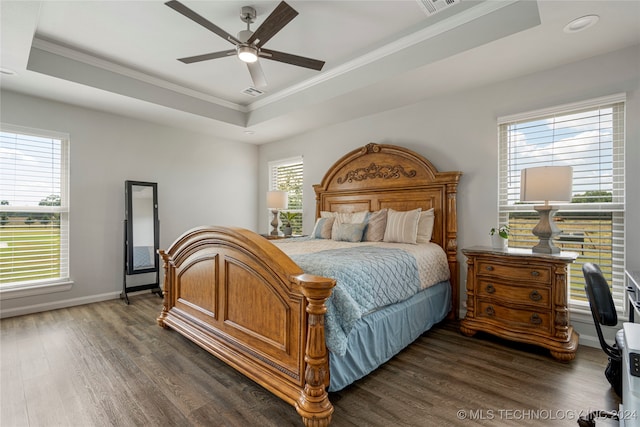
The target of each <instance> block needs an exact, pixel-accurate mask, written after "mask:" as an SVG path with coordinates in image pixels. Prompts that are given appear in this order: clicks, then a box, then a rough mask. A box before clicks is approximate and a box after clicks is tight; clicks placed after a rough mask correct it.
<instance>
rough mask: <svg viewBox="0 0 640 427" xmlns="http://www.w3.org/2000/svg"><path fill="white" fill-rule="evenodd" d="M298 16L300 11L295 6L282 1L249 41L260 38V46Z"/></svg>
mask: <svg viewBox="0 0 640 427" xmlns="http://www.w3.org/2000/svg"><path fill="white" fill-rule="evenodd" d="M296 16H298V12H296V10H295V9H294V8H292V7H291V6H289V5H288V4H287V3H286V2H284V1H283V2H280V4H279V5H278V6H277V7H276V8H275V9H274V10H273V12H271V14H270V15H269V16H268V17H267V19H265V20H264V22H263V23H262V25H260V26H259V27H258V29H257V30H256V31H255V32H254V33H253V34H252V35H251V37H249V40H247V43H248V44H251V43H253V42H254V41H256V40H258V46H262V45H264V44H265V43H266V42H268V41H269V40H270V39H271V37H273V36H275V35H276V33H277V32H278V31H280V30H281V29H282V28H284V26H285V25H287V24H288V23H289V22H291V20H292V19H293V18H295V17H296Z"/></svg>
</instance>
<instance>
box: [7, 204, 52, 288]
mask: <svg viewBox="0 0 640 427" xmlns="http://www.w3.org/2000/svg"><path fill="white" fill-rule="evenodd" d="M57 277H60V224H59V222H58V221H57V220H55V218H49V219H40V220H36V219H34V218H33V217H32V216H30V215H20V214H15V213H14V214H13V215H12V216H11V217H8V216H7V215H6V214H2V220H0V285H1V284H6V283H14V282H23V281H31V280H41V279H51V278H57Z"/></svg>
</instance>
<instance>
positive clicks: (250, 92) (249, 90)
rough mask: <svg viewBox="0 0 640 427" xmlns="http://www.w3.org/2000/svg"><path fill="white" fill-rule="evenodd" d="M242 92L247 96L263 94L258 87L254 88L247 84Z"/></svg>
mask: <svg viewBox="0 0 640 427" xmlns="http://www.w3.org/2000/svg"><path fill="white" fill-rule="evenodd" d="M242 93H244V94H245V95H249V96H260V95H264V92H263V91H261V90H260V89H256V88H255V87H252V86H249V87H248V88H246V89H245V90H243V91H242Z"/></svg>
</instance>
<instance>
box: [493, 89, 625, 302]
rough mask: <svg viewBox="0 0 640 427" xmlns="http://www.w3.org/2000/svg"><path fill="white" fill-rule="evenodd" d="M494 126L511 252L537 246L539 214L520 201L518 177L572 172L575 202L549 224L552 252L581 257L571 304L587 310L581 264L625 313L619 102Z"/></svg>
mask: <svg viewBox="0 0 640 427" xmlns="http://www.w3.org/2000/svg"><path fill="white" fill-rule="evenodd" d="M498 125H499V138H500V155H499V157H500V159H499V168H500V169H499V177H500V178H499V179H500V183H499V207H498V208H499V214H500V218H499V220H500V223H501V224H508V225H509V226H510V229H511V236H510V237H509V246H511V247H532V246H534V245H535V243H536V241H537V238H536V237H535V236H533V234H532V233H531V230H532V229H533V227H534V226H535V224H536V223H537V221H538V216H537V213H536V212H535V211H534V210H533V205H532V204H526V203H521V202H520V171H521V170H522V169H525V168H529V167H535V166H549V165H562V166H565V165H568V166H572V167H573V191H572V193H573V198H572V200H571V202H570V203H566V204H559V205H558V206H559V212H558V213H557V214H556V216H555V218H554V219H555V221H556V223H557V225H558V228H560V230H562V233H561V234H560V236H558V238H557V240H556V241H555V243H556V245H557V246H559V247H561V248H562V249H563V250H568V251H573V252H578V254H579V257H578V259H577V261H576V263H574V264H572V265H571V271H570V283H569V297H570V305H571V307H572V308H574V309H587V307H588V301H587V299H586V295H585V292H584V278H583V275H582V264H584V263H585V262H594V263H596V264H598V265H599V266H600V267H601V268H602V270H603V272H604V273H605V276H606V277H607V280H608V282H609V285H610V286H611V288H612V294H613V298H614V302H615V304H616V306H617V307H618V309H619V310H620V312H621V313H622V312H624V310H625V304H624V226H625V215H624V206H625V202H624V194H625V182H624V141H625V135H624V129H625V96H624V95H614V96H611V97H606V98H599V99H595V100H591V101H587V102H583V103H577V104H571V105H564V106H560V107H555V108H552V109H548V110H540V111H535V112H531V113H525V114H522V115H518V116H511V117H504V118H500V119H499V120H498ZM554 205H555V204H554Z"/></svg>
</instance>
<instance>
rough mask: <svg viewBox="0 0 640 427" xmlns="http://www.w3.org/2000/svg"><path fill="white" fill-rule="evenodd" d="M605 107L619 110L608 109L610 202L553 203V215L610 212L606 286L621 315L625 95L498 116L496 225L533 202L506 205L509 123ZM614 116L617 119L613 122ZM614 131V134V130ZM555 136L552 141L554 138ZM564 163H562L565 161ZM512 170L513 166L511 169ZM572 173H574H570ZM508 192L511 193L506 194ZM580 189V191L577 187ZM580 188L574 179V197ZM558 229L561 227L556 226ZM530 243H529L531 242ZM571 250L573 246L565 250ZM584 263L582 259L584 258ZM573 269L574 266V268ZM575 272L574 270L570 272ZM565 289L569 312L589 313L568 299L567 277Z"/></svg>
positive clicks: (530, 209) (625, 308) (583, 305)
mask: <svg viewBox="0 0 640 427" xmlns="http://www.w3.org/2000/svg"><path fill="white" fill-rule="evenodd" d="M607 106H612V107H616V106H621V107H620V110H621V111H616V110H615V108H614V110H613V111H612V126H613V127H614V129H612V135H613V136H612V153H613V154H612V155H613V158H612V167H611V170H612V177H611V180H612V190H611V193H612V195H611V197H612V201H611V202H595V203H594V202H590V203H566V204H557V203H554V206H558V207H559V212H558V214H557V216H561V215H562V214H565V215H571V214H574V215H575V214H578V215H579V214H581V213H582V214H584V213H600V212H608V213H611V276H610V279H609V285H610V286H611V288H612V295H613V299H614V303H615V305H616V309H617V310H618V312H619V313H620V314H621V315H627V314H628V313H627V311H628V304H626V303H625V278H624V269H625V253H624V248H625V246H626V237H625V232H624V230H625V227H626V214H625V191H626V190H625V145H626V128H625V124H626V94H624V93H618V94H614V95H611V96H605V97H600V98H594V99H589V100H585V101H582V102H576V103H571V104H563V105H558V106H554V107H550V108H545V109H540V110H535V111H530V112H525V113H521V114H515V115H510V116H504V117H499V118H498V120H497V124H498V148H499V153H498V181H499V185H498V218H499V223H500V224H508V223H509V218H510V214H513V213H527V212H532V213H534V210H533V204H531V203H529V204H525V203H522V204H509V203H510V202H513V197H511V198H509V195H510V194H511V196H513V192H514V188H515V187H517V188H516V189H517V191H518V193H519V181H518V183H517V186H515V185H514V183H513V182H511V183H510V182H509V177H510V172H513V171H510V163H509V156H510V153H512V152H513V150H511V151H510V147H509V143H510V142H509V136H508V133H509V130H508V127H509V125H510V124H514V123H523V122H534V121H539V120H544V119H548V118H550V117H552V116H556V115H568V114H574V113H579V112H584V111H588V110H597V109H600V108H603V107H607ZM616 119H617V120H618V121H616ZM616 132H617V133H616ZM558 139H560V138H557V139H555V140H558ZM565 164H566V163H565ZM514 170H515V169H514ZM574 175H575V174H574ZM510 191H511V193H510ZM580 191H582V190H580ZM580 191H576V185H575V182H574V196H575V195H577V194H581V193H580ZM560 228H562V227H560ZM532 246H533V245H532ZM566 250H573V249H566ZM585 262H586V261H585ZM577 263H578V265H581V263H580V257H578V260H577ZM574 270H575V268H574ZM574 273H575V271H574ZM567 287H568V288H567V292H568V295H569V308H570V310H571V311H572V312H579V313H585V314H587V313H590V311H589V304H588V302H586V301H580V300H575V299H572V298H571V278H569V282H568V283H567Z"/></svg>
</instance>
